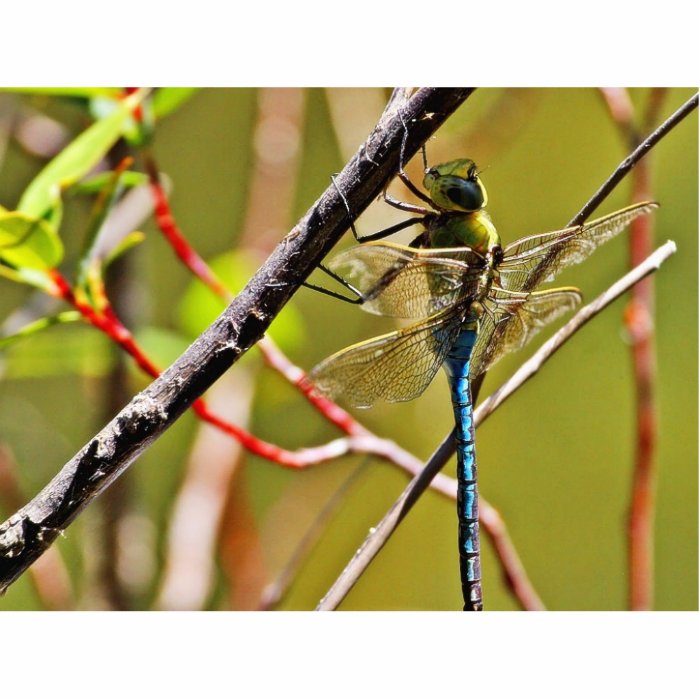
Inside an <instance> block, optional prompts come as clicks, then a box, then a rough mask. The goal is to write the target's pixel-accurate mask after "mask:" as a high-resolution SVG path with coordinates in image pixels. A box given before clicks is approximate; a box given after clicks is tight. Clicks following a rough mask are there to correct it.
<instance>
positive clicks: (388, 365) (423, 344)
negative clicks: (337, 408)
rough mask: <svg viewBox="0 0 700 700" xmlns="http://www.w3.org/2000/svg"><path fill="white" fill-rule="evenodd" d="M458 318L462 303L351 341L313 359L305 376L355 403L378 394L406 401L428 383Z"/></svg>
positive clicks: (368, 400)
mask: <svg viewBox="0 0 700 700" xmlns="http://www.w3.org/2000/svg"><path fill="white" fill-rule="evenodd" d="M455 310H457V311H458V313H456V314H455V313H454V312H455ZM463 318H464V312H463V309H448V310H446V311H443V312H440V313H438V314H435V315H433V316H430V317H428V318H426V319H423V320H422V321H420V322H419V323H416V324H414V325H412V326H409V327H407V328H402V329H401V330H398V331H394V332H393V333H387V334H386V335H381V336H378V337H377V338H372V339H371V340H368V341H366V342H363V343H358V344H357V345H351V346H350V347H348V348H345V349H344V350H341V351H340V352H337V353H336V354H335V355H331V356H330V357H329V358H328V359H326V360H324V361H323V362H321V363H319V364H318V365H316V367H314V369H312V370H311V372H310V373H309V375H308V378H309V380H310V381H311V382H312V383H313V384H314V386H315V387H316V388H317V389H318V390H319V391H320V392H321V393H323V394H325V395H326V396H328V397H330V398H338V399H343V400H344V401H345V402H346V403H348V404H350V405H352V406H355V407H356V408H369V407H371V406H372V405H373V404H374V403H375V402H377V401H379V400H383V401H390V402H396V401H410V400H411V399H414V398H415V397H416V396H419V395H420V394H422V393H423V391H425V389H426V387H427V386H428V384H430V382H431V380H432V379H433V377H434V376H435V373H436V372H437V371H438V369H439V368H440V365H441V364H442V363H443V362H444V360H445V357H446V356H447V353H448V352H449V351H450V348H451V347H452V346H453V345H454V343H455V340H456V338H457V335H458V334H459V330H460V326H461V323H462V320H463Z"/></svg>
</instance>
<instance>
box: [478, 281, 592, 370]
mask: <svg viewBox="0 0 700 700" xmlns="http://www.w3.org/2000/svg"><path fill="white" fill-rule="evenodd" d="M580 302H581V292H579V290H578V289H576V288H575V287H562V288H560V289H548V290H545V291H541V292H530V293H529V294H523V293H517V292H516V293H515V294H514V293H513V292H508V291H507V290H503V289H499V288H498V287H492V288H491V292H490V294H489V299H488V300H487V301H486V302H485V304H484V305H485V309H486V312H485V313H484V315H483V316H482V317H481V320H480V327H479V335H478V336H477V340H476V345H475V347H474V351H473V353H472V360H471V365H470V372H469V373H470V375H471V377H472V378H476V377H478V376H479V375H480V374H483V373H484V372H485V371H486V370H487V369H489V367H491V366H492V365H494V364H495V363H496V362H498V360H500V359H501V358H502V357H503V356H504V355H506V354H508V353H509V352H515V351H517V350H520V348H522V347H524V346H525V345H526V344H527V343H529V342H530V340H531V339H532V337H533V336H534V335H535V334H537V333H538V332H539V331H540V330H541V329H542V328H544V326H546V325H548V324H549V323H551V322H552V321H554V320H556V319H557V318H559V317H560V316H561V315H562V314H564V313H566V312H567V311H569V310H571V309H573V308H575V307H576V306H577V305H578V304H579V303H580Z"/></svg>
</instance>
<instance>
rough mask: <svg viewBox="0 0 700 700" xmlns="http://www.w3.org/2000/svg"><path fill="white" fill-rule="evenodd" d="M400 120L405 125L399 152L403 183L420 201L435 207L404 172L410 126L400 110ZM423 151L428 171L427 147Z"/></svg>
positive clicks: (400, 174)
mask: <svg viewBox="0 0 700 700" xmlns="http://www.w3.org/2000/svg"><path fill="white" fill-rule="evenodd" d="M399 118H400V119H401V124H402V125H403V138H402V139H401V150H400V152H399V177H400V178H401V182H403V184H404V185H406V187H408V189H409V190H411V192H413V194H414V195H416V197H418V199H422V200H423V201H424V202H427V203H428V204H430V206H432V205H433V200H432V199H430V197H428V195H427V194H425V192H421V190H420V189H418V187H416V186H415V185H414V184H413V182H411V178H410V177H408V175H407V174H406V171H405V170H404V168H403V166H404V164H405V163H406V158H405V152H406V141H407V140H408V126H407V125H406V122H405V121H404V118H403V114H402V113H401V110H399ZM421 150H422V152H423V165H424V167H425V169H426V171H427V169H428V166H427V157H426V155H425V145H423V146H422V147H421Z"/></svg>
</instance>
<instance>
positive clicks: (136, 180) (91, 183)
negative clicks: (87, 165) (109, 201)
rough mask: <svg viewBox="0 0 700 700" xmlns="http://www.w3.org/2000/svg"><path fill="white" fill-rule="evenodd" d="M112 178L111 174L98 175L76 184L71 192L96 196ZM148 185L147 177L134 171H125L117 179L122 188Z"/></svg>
mask: <svg viewBox="0 0 700 700" xmlns="http://www.w3.org/2000/svg"><path fill="white" fill-rule="evenodd" d="M111 178H112V172H111V171H109V172H104V173H99V174H97V175H93V176H92V177H89V178H86V179H85V180H81V181H80V182H76V183H75V185H73V186H72V187H71V192H75V193H76V194H96V193H97V192H100V191H101V190H102V189H104V188H105V187H106V186H107V184H108V183H109V181H110V179H111ZM147 183H148V175H146V174H145V173H139V172H136V171H135V170H125V171H124V172H123V173H122V174H121V177H120V178H119V184H120V185H121V186H123V187H126V188H129V187H138V186H139V185H145V184H147Z"/></svg>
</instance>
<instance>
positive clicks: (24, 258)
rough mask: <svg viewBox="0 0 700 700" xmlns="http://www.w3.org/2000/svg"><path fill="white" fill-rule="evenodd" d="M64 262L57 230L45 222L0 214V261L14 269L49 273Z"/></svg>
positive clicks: (1, 212)
mask: <svg viewBox="0 0 700 700" xmlns="http://www.w3.org/2000/svg"><path fill="white" fill-rule="evenodd" d="M62 258H63V244H62V243H61V239H60V238H59V237H58V233H57V232H56V229H54V227H53V226H52V225H51V224H50V223H49V222H48V221H45V220H44V219H40V218H37V217H35V216H29V215H27V214H24V213H22V212H19V211H9V212H8V211H0V260H2V261H3V262H4V263H6V264H9V265H10V266H11V267H14V268H29V269H31V270H49V269H51V268H54V267H56V266H57V265H58V264H59V263H60V262H61V260H62Z"/></svg>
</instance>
